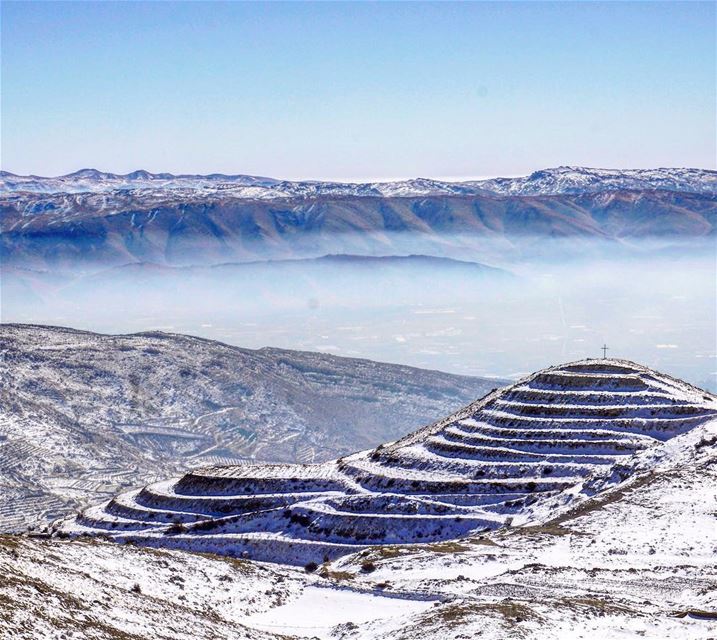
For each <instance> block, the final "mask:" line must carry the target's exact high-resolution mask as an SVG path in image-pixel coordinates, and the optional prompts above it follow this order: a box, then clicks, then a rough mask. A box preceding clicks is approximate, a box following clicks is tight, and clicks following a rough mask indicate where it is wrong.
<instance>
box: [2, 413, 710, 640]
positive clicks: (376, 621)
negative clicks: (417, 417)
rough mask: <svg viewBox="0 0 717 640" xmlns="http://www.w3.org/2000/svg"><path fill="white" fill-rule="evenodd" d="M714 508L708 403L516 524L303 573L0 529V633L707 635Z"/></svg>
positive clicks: (128, 639)
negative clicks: (696, 420) (675, 429)
mask: <svg viewBox="0 0 717 640" xmlns="http://www.w3.org/2000/svg"><path fill="white" fill-rule="evenodd" d="M625 476H628V477H627V479H624V478H625ZM716 514H717V419H712V420H709V421H707V422H705V423H704V424H702V425H701V426H697V427H695V428H694V429H692V430H690V431H688V432H686V433H684V434H682V435H678V436H676V437H674V438H672V439H669V440H667V441H666V442H664V443H657V444H656V445H655V446H652V447H649V448H647V449H645V450H643V451H642V452H640V453H637V454H635V455H633V456H630V457H629V458H624V459H623V460H622V463H621V464H620V465H619V466H618V467H617V468H616V469H615V473H607V474H596V475H594V476H592V477H589V478H586V479H585V480H584V481H581V482H579V483H578V484H576V485H575V486H574V487H573V488H572V489H570V490H569V491H567V492H564V493H563V494H558V495H554V496H553V497H551V498H549V499H548V500H547V501H544V502H543V503H536V505H534V508H533V509H532V513H529V514H527V519H528V520H529V522H528V523H527V524H526V525H525V526H519V527H511V528H503V529H500V530H498V531H490V532H487V533H485V534H480V535H470V536H465V537H462V538H460V539H456V540H452V541H444V542H433V543H423V544H412V545H381V546H374V547H371V548H367V549H364V550H362V551H359V552H357V553H354V554H350V555H348V556H344V557H342V558H340V559H338V560H335V561H332V562H327V563H323V564H322V565H321V566H320V567H318V570H317V571H315V572H313V573H306V572H305V571H304V570H302V569H298V568H291V567H288V566H283V567H282V566H279V565H276V564H264V563H258V562H252V561H246V560H236V559H232V558H226V557H219V556H209V555H199V554H195V553H188V552H184V551H177V550H156V549H148V548H144V547H138V546H135V545H129V544H124V545H119V544H113V543H109V542H106V541H103V540H100V539H97V538H94V539H89V540H88V539H72V540H61V539H57V538H55V539H30V538H27V537H21V536H16V537H10V536H5V537H0V576H2V578H1V579H0V637H2V638H12V639H13V640H16V639H18V640H60V639H64V640H68V639H71V638H74V639H77V640H79V639H82V640H84V639H85V638H91V639H98V640H99V639H102V640H105V639H107V640H112V639H114V640H117V639H121V640H140V639H143V640H155V639H157V640H159V639H162V640H168V639H170V638H171V639H172V640H174V639H177V640H185V639H187V640H189V639H192V640H194V639H204V640H209V639H212V640H225V639H226V640H229V639H231V640H236V639H239V638H241V639H247V640H248V639H252V640H255V639H260V638H267V639H268V638H284V639H286V638H321V639H322V640H323V639H329V638H331V639H335V640H415V639H416V638H421V639H422V640H467V639H469V638H470V639H472V638H481V639H486V640H505V639H507V638H525V639H536V640H538V639H544V640H548V639H551V640H552V639H554V638H559V639H566V640H567V639H570V640H573V639H576V640H577V639H588V640H596V639H597V640H600V639H610V640H613V639H621V640H622V639H624V640H627V639H630V640H637V639H639V638H653V639H657V638H659V639H661V640H665V639H681V640H708V639H710V638H715V633H716V631H717V561H716V558H717V520H716V517H717V516H716Z"/></svg>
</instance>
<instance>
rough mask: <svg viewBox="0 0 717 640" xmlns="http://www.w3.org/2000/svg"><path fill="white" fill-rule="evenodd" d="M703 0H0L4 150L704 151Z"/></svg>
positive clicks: (243, 161)
mask: <svg viewBox="0 0 717 640" xmlns="http://www.w3.org/2000/svg"><path fill="white" fill-rule="evenodd" d="M715 40H716V37H715V5H714V4H713V3H711V2H705V3H700V2H684V3H672V2H659V3H651V2H637V3H624V2H611V3H587V2H586V3H583V2H565V3H545V2H526V3H511V2H500V3H460V4H453V3H435V4H433V3H425V4H418V3H315V4H314V3H268V4H262V3H253V4H249V3H229V2H227V3H214V2H188V3H175V2H155V3H149V2H146V3H145V2H119V3H111V2H103V3H92V2H76V3H62V2H47V3H45V2H3V3H2V166H3V169H6V170H8V171H13V172H16V173H36V174H44V175H57V174H62V173H68V172H70V171H74V170H76V169H79V168H82V167H96V168H99V169H102V170H105V171H115V172H127V171H130V170H134V169H138V168H144V169H148V170H151V171H172V172H197V173H207V172H225V173H249V174H258V175H270V176H275V177H285V178H323V179H371V178H386V179H390V178H397V177H409V176H432V177H468V176H485V175H515V174H522V173H527V172H530V171H532V170H534V169H538V168H542V167H548V166H557V165H561V164H579V165H588V166H601V167H624V168H628V167H630V168H632V167H657V166H693V167H705V168H715V162H716V160H715V154H716V151H715V144H716V143H715Z"/></svg>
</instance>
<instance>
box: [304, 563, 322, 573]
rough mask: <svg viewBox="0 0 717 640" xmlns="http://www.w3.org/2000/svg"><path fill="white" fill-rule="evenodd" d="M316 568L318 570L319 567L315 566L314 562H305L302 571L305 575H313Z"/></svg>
mask: <svg viewBox="0 0 717 640" xmlns="http://www.w3.org/2000/svg"><path fill="white" fill-rule="evenodd" d="M318 568H319V565H318V564H316V563H315V562H307V563H306V564H305V565H304V571H306V573H313V572H314V571H316V569H318Z"/></svg>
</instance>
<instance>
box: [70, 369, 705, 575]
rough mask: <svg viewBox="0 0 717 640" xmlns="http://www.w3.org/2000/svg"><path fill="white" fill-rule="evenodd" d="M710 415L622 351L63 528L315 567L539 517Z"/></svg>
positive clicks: (87, 514) (208, 476) (692, 392)
mask: <svg viewBox="0 0 717 640" xmlns="http://www.w3.org/2000/svg"><path fill="white" fill-rule="evenodd" d="M716 415H717V399H716V398H715V397H714V396H712V395H710V394H707V393H706V392H704V391H701V390H700V389H697V388H695V387H692V386H690V385H688V384H686V383H684V382H681V381H678V380H675V379H672V378H670V377H669V376H665V375H663V374H659V373H657V372H655V371H652V370H650V369H647V368H645V367H643V366H640V365H637V364H635V363H632V362H628V361H623V360H615V359H602V360H584V361H580V362H574V363H569V364H565V365H560V366H556V367H551V368H549V369H545V370H543V371H539V372H537V373H535V374H533V375H531V376H529V377H527V378H525V379H523V380H521V381H519V382H517V383H516V384H514V385H512V386H509V387H506V388H505V389H502V390H499V391H495V392H493V393H491V394H489V395H487V396H486V397H484V398H483V399H481V400H479V401H477V402H475V403H473V404H471V405H469V406H467V407H466V408H465V409H463V410H461V411H459V412H457V413H455V414H453V415H452V416H449V417H448V418H446V419H445V420H441V421H439V422H437V423H435V424H433V425H431V426H429V427H426V428H424V429H422V430H420V431H417V432H415V433H414V434H411V435H409V436H407V437H405V438H403V439H402V440H399V441H398V442H395V443H392V444H389V445H384V446H380V447H378V448H377V449H375V450H372V451H365V452H361V453H357V454H354V455H351V456H347V457H345V458H341V459H339V460H337V461H334V462H329V463H324V464H318V465H255V466H240V467H236V466H234V467H232V466H229V467H210V468H205V469H200V470H195V471H192V472H190V473H188V474H186V475H185V476H183V477H182V478H180V479H177V480H170V481H165V482H159V483H155V484H152V485H149V486H147V487H145V488H143V489H141V490H138V491H133V492H130V493H127V494H123V495H121V496H118V497H116V498H113V499H112V500H109V501H108V502H105V503H104V504H102V505H99V506H97V507H91V508H89V509H86V510H84V511H83V512H82V513H80V514H79V515H78V516H77V517H75V518H72V519H69V520H66V521H64V522H61V523H59V525H58V526H59V529H60V530H61V531H62V532H64V533H68V534H70V535H73V536H77V535H82V534H89V535H101V536H106V537H108V538H111V539H115V540H117V541H133V542H135V543H138V544H142V545H147V546H153V547H167V548H179V549H187V550H193V551H210V552H215V553H219V554H223V555H229V556H242V557H250V558H253V559H259V560H267V561H272V562H284V563H290V564H305V563H316V564H318V563H321V562H324V561H328V560H331V559H334V558H337V557H340V556H342V555H345V554H348V553H352V552H356V551H357V550H360V549H362V548H366V547H369V546H372V545H385V544H395V545H411V544H417V543H425V542H439V541H443V540H450V539H454V538H458V537H460V536H463V535H470V534H476V533H477V532H487V531H490V530H493V529H498V528H501V527H504V526H506V525H507V526H510V525H511V524H520V523H524V522H526V521H527V520H529V519H531V520H535V517H536V514H542V515H541V516H540V519H542V520H544V519H545V518H549V517H551V516H552V513H553V511H555V510H557V509H559V508H560V505H561V504H565V503H566V502H569V501H570V500H571V499H572V497H574V496H575V490H578V491H587V490H588V489H585V487H588V488H590V487H593V489H592V491H593V492H597V491H598V490H599V489H600V483H602V484H603V485H604V486H609V484H610V482H612V483H616V482H621V481H623V480H625V479H627V478H629V477H630V475H631V474H632V473H633V472H634V471H635V469H636V468H637V467H635V466H634V464H633V462H632V461H633V460H635V459H636V458H635V456H636V454H639V453H640V452H645V451H650V450H652V449H653V448H655V447H657V446H658V445H659V444H660V443H661V442H664V441H668V440H670V439H671V438H674V437H675V436H678V435H680V434H683V433H686V432H689V431H691V430H692V429H694V428H696V427H698V426H700V425H702V424H704V423H706V422H707V421H709V420H711V419H713V418H714V417H715V416H716ZM643 455H644V454H643ZM586 483H587V484H586ZM580 487H583V489H580ZM546 505H547V506H546Z"/></svg>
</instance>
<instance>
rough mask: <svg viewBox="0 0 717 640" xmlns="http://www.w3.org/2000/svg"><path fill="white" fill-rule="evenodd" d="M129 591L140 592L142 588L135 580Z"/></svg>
mask: <svg viewBox="0 0 717 640" xmlns="http://www.w3.org/2000/svg"><path fill="white" fill-rule="evenodd" d="M131 591H132V593H142V588H141V587H140V586H139V585H138V584H137V583H136V582H135V583H134V586H133V587H132V589H131Z"/></svg>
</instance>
